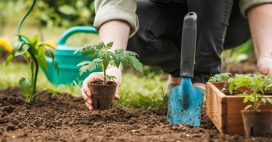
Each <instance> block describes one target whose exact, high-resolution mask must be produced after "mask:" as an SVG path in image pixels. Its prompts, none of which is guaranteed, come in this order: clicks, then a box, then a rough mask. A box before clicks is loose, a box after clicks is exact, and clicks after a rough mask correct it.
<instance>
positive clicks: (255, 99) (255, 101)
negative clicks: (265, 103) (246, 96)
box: [253, 90, 257, 111]
mask: <svg viewBox="0 0 272 142" xmlns="http://www.w3.org/2000/svg"><path fill="white" fill-rule="evenodd" d="M253 92H254V103H253V106H254V111H256V110H257V98H256V93H257V91H256V90H254V91H253Z"/></svg>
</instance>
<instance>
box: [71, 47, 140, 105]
mask: <svg viewBox="0 0 272 142" xmlns="http://www.w3.org/2000/svg"><path fill="white" fill-rule="evenodd" d="M112 45H113V42H110V43H107V44H105V43H104V42H101V43H98V44H94V45H85V46H84V47H83V48H81V49H79V50H77V51H76V53H78V52H82V55H83V56H86V55H91V58H90V60H89V61H83V62H81V63H80V64H78V66H80V67H81V68H80V74H83V73H84V72H86V71H89V72H92V71H93V70H95V69H97V68H99V69H101V70H102V72H103V77H104V79H103V80H96V81H94V82H91V83H90V84H89V88H90V90H91V91H92V95H93V103H94V109H102V110H103V109H109V108H112V106H113V96H114V94H115V91H116V87H117V84H116V83H115V82H114V79H115V78H116V77H115V76H109V75H108V74H107V72H106V70H107V68H108V67H109V66H111V67H117V68H118V67H120V65H131V66H132V67H133V68H135V69H136V70H138V71H140V72H142V70H143V69H142V63H141V62H140V61H139V60H138V59H137V56H138V55H137V54H136V53H134V52H131V51H125V50H124V49H115V50H114V51H111V50H110V49H111V47H112Z"/></svg>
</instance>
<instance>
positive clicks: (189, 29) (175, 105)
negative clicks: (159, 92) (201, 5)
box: [167, 12, 203, 126]
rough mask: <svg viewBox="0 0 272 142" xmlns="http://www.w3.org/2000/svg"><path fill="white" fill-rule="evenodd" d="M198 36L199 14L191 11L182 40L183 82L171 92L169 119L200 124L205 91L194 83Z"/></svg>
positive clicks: (189, 123)
mask: <svg viewBox="0 0 272 142" xmlns="http://www.w3.org/2000/svg"><path fill="white" fill-rule="evenodd" d="M196 38H197V15H196V13H194V12H189V13H188V14H187V15H186V16H185V18H184V22H183V29H182V41H181V65H180V75H181V79H182V80H181V84H180V85H178V86H176V87H174V88H173V89H172V90H171V91H170V94H169V102H168V114H167V115H168V116H167V121H168V122H169V123H171V124H188V125H191V126H199V125H200V120H201V119H200V118H201V108H202V101H203V93H202V91H201V89H200V88H196V87H194V86H193V84H192V77H193V72H194V62H195V51H196Z"/></svg>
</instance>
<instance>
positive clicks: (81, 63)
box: [77, 61, 92, 67]
mask: <svg viewBox="0 0 272 142" xmlns="http://www.w3.org/2000/svg"><path fill="white" fill-rule="evenodd" d="M91 63H92V62H90V61H82V62H80V63H79V64H77V67H80V66H86V65H88V64H91Z"/></svg>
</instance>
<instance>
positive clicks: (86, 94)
mask: <svg viewBox="0 0 272 142" xmlns="http://www.w3.org/2000/svg"><path fill="white" fill-rule="evenodd" d="M106 72H107V74H108V75H110V76H115V77H116V79H115V80H114V81H115V82H116V83H117V86H118V87H117V89H116V92H115V95H114V99H116V100H119V99H120V96H119V86H120V84H121V69H118V68H114V67H110V68H108V69H107V71H106ZM103 76H104V75H103V72H94V73H91V74H90V75H89V76H88V77H87V78H86V79H85V80H84V81H83V85H82V88H81V95H82V98H83V99H84V100H85V104H86V106H87V107H88V109H89V110H90V111H93V110H94V108H93V102H92V93H91V90H90V88H89V87H88V84H89V83H90V82H92V81H95V80H103Z"/></svg>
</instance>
